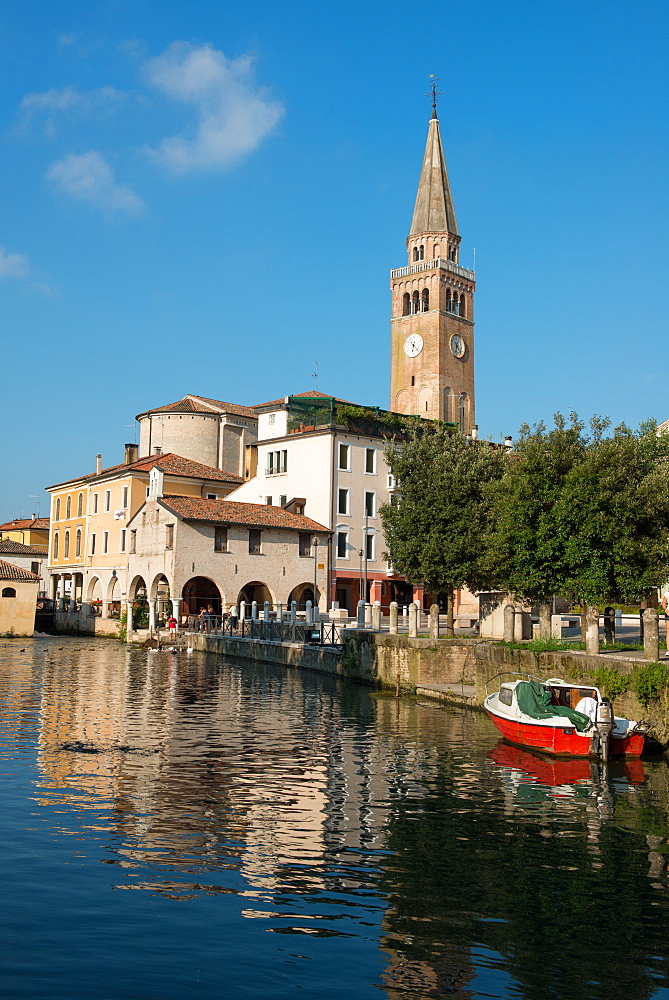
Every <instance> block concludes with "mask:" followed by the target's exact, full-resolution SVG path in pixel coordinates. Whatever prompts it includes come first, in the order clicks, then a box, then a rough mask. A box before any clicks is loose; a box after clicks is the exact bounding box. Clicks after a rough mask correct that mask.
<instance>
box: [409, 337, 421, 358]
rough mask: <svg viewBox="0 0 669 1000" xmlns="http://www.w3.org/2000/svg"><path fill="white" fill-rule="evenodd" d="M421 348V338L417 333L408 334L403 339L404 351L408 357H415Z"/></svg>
mask: <svg viewBox="0 0 669 1000" xmlns="http://www.w3.org/2000/svg"><path fill="white" fill-rule="evenodd" d="M422 350H423V338H422V337H421V335H420V334H419V333H412V334H410V335H409V336H408V337H407V339H406V340H405V341H404V353H405V354H406V356H407V357H408V358H416V357H418V355H419V354H420V352H421V351H422Z"/></svg>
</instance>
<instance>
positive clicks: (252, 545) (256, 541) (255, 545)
mask: <svg viewBox="0 0 669 1000" xmlns="http://www.w3.org/2000/svg"><path fill="white" fill-rule="evenodd" d="M261 538H262V532H261V531H260V529H259V528H249V553H250V554H251V555H252V556H259V555H260V542H261Z"/></svg>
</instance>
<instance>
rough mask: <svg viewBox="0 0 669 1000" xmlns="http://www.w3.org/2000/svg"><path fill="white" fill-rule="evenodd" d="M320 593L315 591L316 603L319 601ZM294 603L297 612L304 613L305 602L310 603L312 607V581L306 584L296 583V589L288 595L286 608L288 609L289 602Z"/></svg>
mask: <svg viewBox="0 0 669 1000" xmlns="http://www.w3.org/2000/svg"><path fill="white" fill-rule="evenodd" d="M320 596H321V592H320V590H316V603H318V601H319V600H320ZM292 601H295V603H296V604H297V610H298V611H304V609H305V607H306V603H307V601H311V603H312V605H313V603H314V581H313V580H310V581H309V582H308V583H298V585H297V586H296V587H293V589H292V590H291V592H290V594H289V595H288V601H287V604H288V607H290V605H291V602H292Z"/></svg>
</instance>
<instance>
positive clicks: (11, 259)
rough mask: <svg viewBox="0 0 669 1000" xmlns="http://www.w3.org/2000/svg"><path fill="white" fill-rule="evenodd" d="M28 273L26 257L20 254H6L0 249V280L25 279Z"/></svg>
mask: <svg viewBox="0 0 669 1000" xmlns="http://www.w3.org/2000/svg"><path fill="white" fill-rule="evenodd" d="M29 273H30V265H29V263H28V258H27V257H24V256H23V254H21V253H7V251H6V250H5V248H4V247H0V278H25V277H26V275H28V274H29Z"/></svg>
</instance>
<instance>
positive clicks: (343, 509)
mask: <svg viewBox="0 0 669 1000" xmlns="http://www.w3.org/2000/svg"><path fill="white" fill-rule="evenodd" d="M337 513H338V514H350V513H351V508H350V506H349V491H348V490H339V499H338V502H337Z"/></svg>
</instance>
